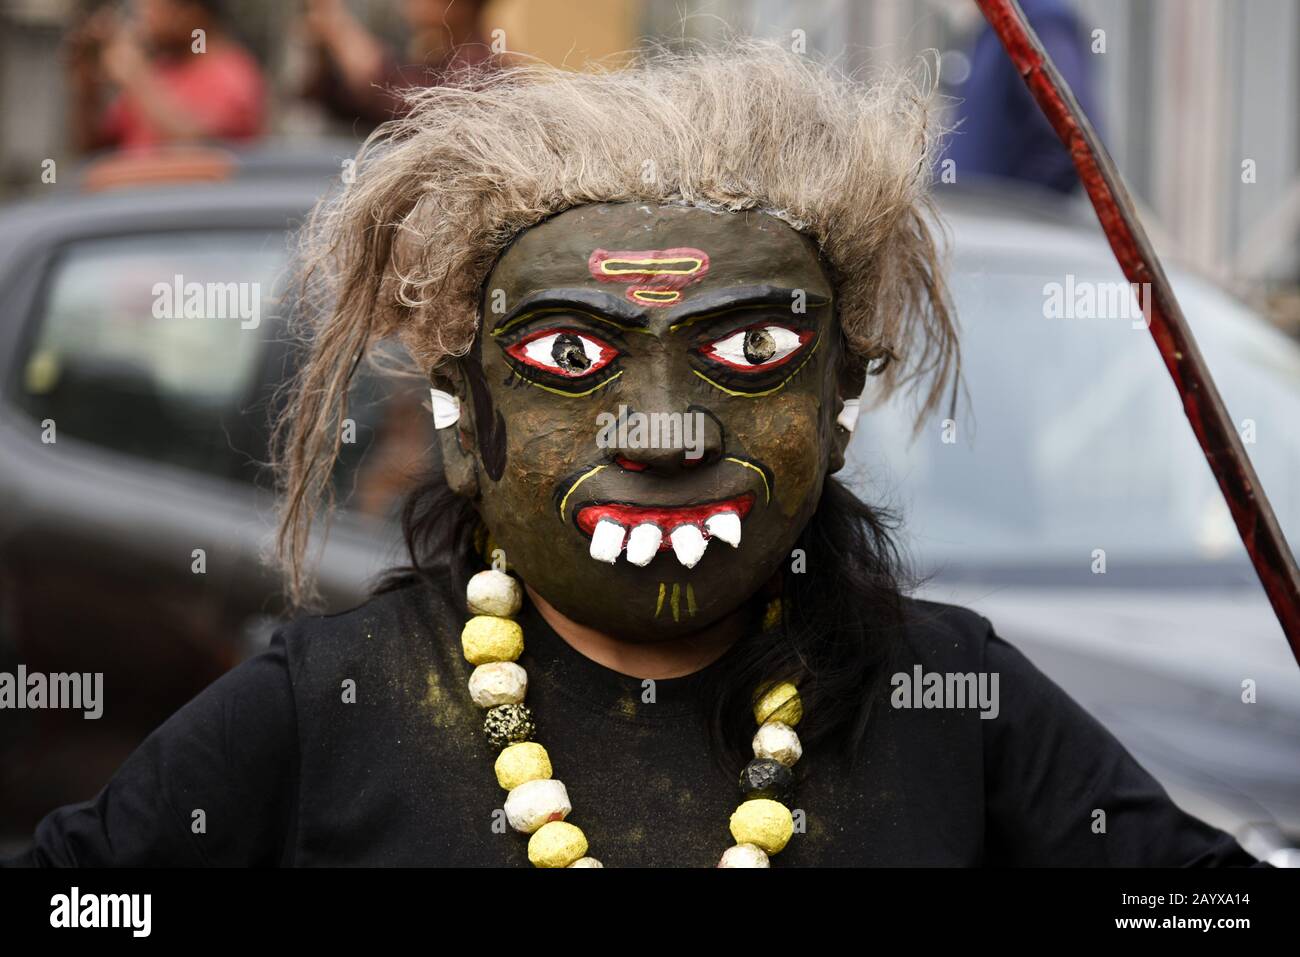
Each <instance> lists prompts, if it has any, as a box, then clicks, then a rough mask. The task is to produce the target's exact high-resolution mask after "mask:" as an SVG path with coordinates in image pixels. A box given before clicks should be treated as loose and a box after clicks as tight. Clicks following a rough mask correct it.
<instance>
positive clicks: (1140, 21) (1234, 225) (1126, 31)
mask: <svg viewBox="0 0 1300 957" xmlns="http://www.w3.org/2000/svg"><path fill="white" fill-rule="evenodd" d="M1074 6H1075V9H1076V10H1077V11H1078V14H1079V19H1080V21H1081V24H1082V25H1083V26H1084V28H1085V30H1086V32H1087V34H1088V39H1089V40H1090V41H1094V42H1096V41H1100V42H1098V43H1097V45H1098V46H1099V47H1101V48H1102V49H1104V52H1097V53H1095V54H1094V55H1095V56H1096V57H1097V58H1098V60H1099V61H1100V62H1099V69H1098V70H1097V71H1096V74H1097V78H1098V81H1099V89H1098V94H1099V96H1098V100H1099V103H1100V108H1101V111H1102V113H1103V114H1104V117H1105V121H1104V125H1105V129H1106V133H1107V137H1106V139H1107V145H1108V147H1109V149H1110V151H1111V154H1112V156H1113V157H1114V158H1115V161H1116V163H1117V164H1118V165H1119V168H1120V170H1121V171H1122V172H1123V174H1124V177H1125V179H1126V181H1127V182H1128V185H1129V188H1130V189H1131V190H1132V192H1133V194H1134V198H1135V199H1136V200H1137V202H1138V203H1139V204H1140V205H1141V206H1142V207H1144V214H1145V215H1146V217H1147V222H1148V227H1149V228H1150V230H1151V232H1152V234H1153V239H1154V240H1155V242H1156V243H1157V246H1158V247H1159V248H1160V250H1161V252H1162V254H1165V255H1170V256H1174V257H1176V258H1178V259H1181V260H1183V261H1186V262H1188V263H1190V264H1191V265H1193V266H1194V267H1196V268H1197V269H1199V270H1201V271H1203V272H1205V273H1207V274H1209V275H1210V276H1212V277H1214V278H1215V279H1218V280H1220V281H1222V282H1225V283H1229V284H1231V285H1233V286H1235V287H1236V288H1237V289H1238V290H1240V291H1242V292H1249V293H1250V294H1251V296H1252V298H1253V299H1255V300H1256V301H1257V302H1259V301H1261V299H1262V298H1264V297H1267V298H1268V300H1269V301H1268V303H1267V305H1269V307H1270V309H1271V312H1272V313H1273V314H1274V315H1275V316H1276V317H1277V318H1278V319H1279V321H1281V322H1282V323H1283V324H1285V325H1287V326H1288V327H1289V328H1291V329H1292V330H1293V331H1300V297H1297V295H1296V292H1295V290H1296V289H1297V287H1300V0H1250V2H1242V0H1074ZM683 13H685V15H686V17H685V20H684V21H683V19H682V14H683ZM982 27H983V19H982V17H981V16H980V13H979V10H978V8H977V7H976V6H975V3H974V2H973V0H872V2H871V3H861V2H858V0H826V2H819V3H791V2H786V0H691V2H685V0H655V2H653V3H652V4H651V5H650V8H649V11H648V16H647V22H646V29H647V30H648V31H649V32H652V33H657V34H660V35H673V34H678V35H680V34H681V33H683V28H684V32H685V33H686V34H688V35H691V36H713V35H720V34H722V33H724V32H726V31H728V30H734V31H739V32H742V33H753V34H756V35H760V36H767V37H773V38H780V39H783V40H792V41H793V40H794V39H796V38H801V39H803V41H804V42H805V43H806V45H807V49H808V50H810V51H820V52H824V53H829V54H832V55H843V56H844V58H845V61H846V63H847V65H849V66H851V67H869V66H870V65H871V64H873V63H880V62H887V63H895V64H898V63H905V62H908V61H910V60H911V59H912V58H914V57H915V56H917V55H918V54H920V53H921V52H922V51H925V50H927V49H933V50H938V51H940V52H941V53H942V61H941V70H940V73H941V79H942V82H943V83H944V86H945V90H946V92H949V93H951V92H953V91H954V90H955V89H956V88H957V87H958V86H959V85H960V83H961V81H962V80H963V79H964V77H965V74H966V72H967V71H968V70H969V60H968V58H967V52H968V51H969V49H970V47H971V44H972V41H973V39H974V37H975V34H976V31H978V30H979V29H981V28H982ZM795 31H802V32H801V33H800V34H796V33H795ZM1094 31H1102V32H1101V34H1097V33H1095V32H1094ZM1243 178H1245V179H1251V178H1253V182H1246V181H1243Z"/></svg>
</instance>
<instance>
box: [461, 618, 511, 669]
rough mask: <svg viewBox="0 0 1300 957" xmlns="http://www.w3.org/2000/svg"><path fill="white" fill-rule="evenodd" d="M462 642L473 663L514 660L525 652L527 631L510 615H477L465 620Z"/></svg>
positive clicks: (482, 663)
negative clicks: (501, 616)
mask: <svg viewBox="0 0 1300 957" xmlns="http://www.w3.org/2000/svg"><path fill="white" fill-rule="evenodd" d="M460 645H461V647H462V648H463V649H464V650H465V658H466V660H467V661H469V663H470V664H472V665H485V664H487V663H488V662H489V661H514V660H515V659H516V658H518V657H519V656H520V655H522V654H523V653H524V630H523V629H522V628H520V627H519V625H517V624H516V623H515V622H513V621H511V620H510V619H509V618H496V617H493V616H492V615H475V616H474V617H473V618H471V619H470V620H469V621H467V622H466V623H465V630H464V631H462V632H461V633H460Z"/></svg>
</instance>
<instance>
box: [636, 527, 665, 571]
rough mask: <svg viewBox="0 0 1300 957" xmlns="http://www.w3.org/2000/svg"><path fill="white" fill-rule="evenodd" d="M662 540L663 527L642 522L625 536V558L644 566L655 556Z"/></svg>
mask: <svg viewBox="0 0 1300 957" xmlns="http://www.w3.org/2000/svg"><path fill="white" fill-rule="evenodd" d="M663 540H664V533H663V529H661V528H660V527H659V526H658V525H656V524H655V523H654V522H643V523H642V524H640V525H638V526H637V527H636V528H634V529H632V534H631V535H629V536H628V537H627V560H628V561H629V562H631V563H632V564H633V565H640V566H641V567H642V568H644V567H645V566H646V565H649V564H650V559H652V558H654V557H655V554H656V553H657V552H658V551H659V543H660V542H662V541H663Z"/></svg>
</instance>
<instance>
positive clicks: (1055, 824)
mask: <svg viewBox="0 0 1300 957" xmlns="http://www.w3.org/2000/svg"><path fill="white" fill-rule="evenodd" d="M985 668H986V670H988V671H989V672H992V673H997V674H998V675H999V679H998V683H999V704H1000V713H999V714H998V716H997V717H996V718H992V719H990V720H986V721H981V722H980V723H981V724H982V725H983V726H984V774H985V782H986V784H985V791H986V805H985V807H986V814H987V821H986V835H987V841H986V853H987V859H988V863H989V864H991V865H994V866H997V865H1008V866H1026V865H1027V866H1047V867H1050V866H1082V867H1187V866H1251V865H1255V864H1257V863H1258V862H1257V861H1256V860H1255V858H1253V857H1252V856H1251V855H1249V854H1247V853H1246V852H1245V851H1244V850H1243V849H1242V848H1241V846H1240V845H1238V844H1237V842H1236V841H1235V840H1233V838H1232V837H1231V836H1230V835H1228V834H1227V833H1225V832H1223V831H1221V830H1219V829H1218V828H1214V827H1211V826H1210V825H1208V824H1206V823H1205V822H1203V821H1201V820H1199V819H1197V818H1195V817H1192V816H1191V815H1190V814H1187V813H1185V812H1184V811H1182V810H1181V809H1180V808H1179V807H1178V806H1177V805H1176V804H1174V803H1173V801H1172V800H1170V798H1169V795H1168V794H1167V793H1166V792H1165V790H1164V788H1162V787H1161V786H1160V784H1159V783H1158V782H1157V781H1156V780H1155V778H1153V777H1152V776H1151V775H1150V774H1148V773H1147V771H1146V770H1145V769H1143V768H1142V766H1141V765H1139V764H1138V763H1137V761H1136V760H1135V759H1134V758H1133V756H1132V755H1130V754H1129V753H1128V751H1126V750H1125V749H1124V747H1123V745H1121V744H1120V743H1119V741H1117V740H1116V739H1115V737H1114V736H1113V735H1112V734H1111V733H1110V732H1109V731H1107V730H1106V729H1105V728H1104V727H1102V725H1101V724H1100V723H1099V722H1098V721H1097V720H1096V719H1095V718H1093V717H1092V715H1090V714H1088V713H1087V712H1086V711H1084V710H1083V708H1082V707H1080V706H1079V704H1078V703H1076V702H1075V701H1074V699H1073V698H1071V697H1070V696H1069V695H1068V694H1066V693H1065V691H1064V690H1062V689H1061V688H1060V686H1058V685H1057V684H1055V683H1054V682H1053V681H1052V680H1051V679H1050V678H1048V677H1047V676H1046V675H1044V674H1043V673H1042V672H1041V671H1039V670H1038V669H1037V668H1036V667H1034V665H1033V664H1031V663H1030V661H1029V660H1028V659H1027V658H1025V656H1024V655H1023V654H1021V653H1020V652H1019V651H1017V650H1016V649H1015V648H1013V647H1011V646H1010V645H1008V644H1007V643H1006V642H1005V641H1003V640H1002V639H1001V638H999V637H998V636H997V634H996V633H994V632H993V631H992V630H991V629H990V632H989V636H988V641H987V644H986V646H985ZM1098 812H1104V819H1103V818H1102V817H1101V816H1100V815H1099V813H1098ZM1103 823H1104V831H1103V830H1101V825H1102V824H1103Z"/></svg>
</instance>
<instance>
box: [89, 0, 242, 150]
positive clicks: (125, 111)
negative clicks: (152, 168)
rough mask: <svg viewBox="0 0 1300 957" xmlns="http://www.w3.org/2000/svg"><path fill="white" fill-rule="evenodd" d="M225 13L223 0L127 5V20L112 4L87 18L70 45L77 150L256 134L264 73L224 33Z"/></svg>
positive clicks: (141, 0) (143, 0)
mask: <svg viewBox="0 0 1300 957" xmlns="http://www.w3.org/2000/svg"><path fill="white" fill-rule="evenodd" d="M222 6H223V5H222V3H221V0H134V2H133V3H131V5H130V7H129V16H127V17H124V16H122V12H121V10H120V9H119V8H118V7H117V6H116V5H104V6H100V7H99V8H98V9H96V10H95V11H94V12H93V13H92V14H91V15H90V16H89V17H87V18H86V20H85V21H84V22H83V23H82V24H81V25H80V26H79V27H78V28H77V29H75V30H74V31H73V33H72V35H71V36H70V37H69V39H68V53H69V57H68V70H69V88H70V91H71V97H72V102H71V108H70V117H71V125H72V137H73V143H74V145H75V146H76V148H77V149H79V150H81V151H83V152H88V151H92V150H98V149H106V148H117V149H136V148H148V147H156V146H161V145H165V144H169V143H189V142H195V141H200V140H212V139H221V140H227V139H228V140H251V139H254V138H256V137H258V136H260V135H261V134H262V132H263V131H264V127H265V105H264V100H265V88H264V83H263V78H262V71H261V68H260V67H259V66H258V65H257V62H256V61H255V60H254V59H253V57H252V56H251V55H250V54H249V53H248V51H247V50H245V49H244V48H243V47H242V46H240V45H239V44H238V43H237V42H235V40H234V39H233V38H232V37H231V36H230V35H229V33H228V32H227V31H226V29H225V17H224V11H223V10H222ZM196 31H202V33H201V34H200V33H197V32H196Z"/></svg>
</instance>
